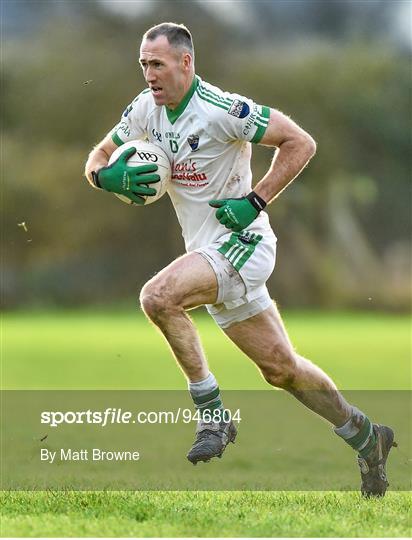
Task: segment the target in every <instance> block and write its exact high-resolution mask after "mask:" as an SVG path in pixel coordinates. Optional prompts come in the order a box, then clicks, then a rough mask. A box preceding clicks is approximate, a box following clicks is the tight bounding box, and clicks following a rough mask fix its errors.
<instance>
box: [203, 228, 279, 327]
mask: <svg viewBox="0 0 412 540" xmlns="http://www.w3.org/2000/svg"><path fill="white" fill-rule="evenodd" d="M195 252H196V253H199V254H200V255H202V256H203V257H204V258H205V259H206V260H207V261H208V262H209V264H210V266H211V267H212V268H213V271H214V272H215V274H216V279H217V283H218V293H217V300H216V304H213V305H206V309H207V311H208V312H209V313H210V315H211V316H212V317H213V318H214V319H215V321H216V322H217V324H218V325H219V326H220V327H221V328H228V327H229V326H230V325H232V324H233V323H235V322H240V321H244V320H246V319H249V318H250V317H253V316H254V315H257V314H258V313H261V312H262V311H264V310H265V309H267V308H268V307H269V306H270V305H271V304H272V300H271V298H270V296H269V292H268V290H267V287H266V281H267V280H268V278H269V276H270V275H271V273H272V272H273V269H274V267H275V260H276V236H275V235H274V234H273V233H268V232H265V233H264V234H258V233H253V232H250V231H243V232H242V233H234V232H229V233H228V234H225V235H224V236H222V237H221V238H219V240H218V241H216V242H214V243H212V244H209V245H208V246H205V247H202V248H198V249H196V250H195Z"/></svg>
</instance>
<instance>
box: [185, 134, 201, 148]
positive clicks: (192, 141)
mask: <svg viewBox="0 0 412 540" xmlns="http://www.w3.org/2000/svg"><path fill="white" fill-rule="evenodd" d="M187 142H188V143H189V146H190V148H191V149H192V152H196V150H197V149H198V148H199V135H189V137H188V138H187Z"/></svg>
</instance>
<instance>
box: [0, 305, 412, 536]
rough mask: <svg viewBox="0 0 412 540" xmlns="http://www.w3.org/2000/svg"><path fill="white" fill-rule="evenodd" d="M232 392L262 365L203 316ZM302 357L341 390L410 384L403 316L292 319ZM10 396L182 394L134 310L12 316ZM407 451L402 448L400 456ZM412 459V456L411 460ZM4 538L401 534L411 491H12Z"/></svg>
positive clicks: (255, 377)
mask: <svg viewBox="0 0 412 540" xmlns="http://www.w3.org/2000/svg"><path fill="white" fill-rule="evenodd" d="M195 319H196V322H197V324H198V325H199V328H200V332H201V335H202V339H203V343H204V347H205V349H206V352H207V354H208V358H209V361H210V365H211V369H212V370H213V371H214V373H215V374H216V376H217V377H218V379H219V381H220V385H221V387H222V388H226V389H264V388H266V389H267V388H268V385H267V384H266V383H265V382H264V381H262V379H261V377H260V375H259V373H258V372H257V370H256V369H255V368H254V366H253V365H252V364H251V362H249V361H248V360H247V358H245V357H244V355H243V354H241V353H240V352H239V351H238V350H237V349H236V348H235V347H234V346H233V345H232V344H231V343H230V342H229V341H228V340H227V339H226V338H225V336H224V335H223V334H222V333H221V332H220V331H219V329H218V328H217V327H216V326H215V325H214V323H213V321H211V320H210V319H208V318H206V317H204V316H203V315H202V314H195ZM285 321H286V324H287V327H288V330H289V333H290V336H291V338H292V340H293V342H294V344H295V346H296V347H297V349H298V351H299V352H300V353H301V354H303V355H304V356H306V357H308V358H310V359H311V360H313V361H314V362H315V363H317V364H318V365H320V366H321V367H322V368H323V369H325V370H326V371H327V372H328V373H329V374H330V375H331V376H332V377H333V378H334V380H335V381H336V382H337V384H338V386H339V387H340V388H344V389H352V390H353V389H363V390H372V389H374V390H378V389H388V390H389V389H390V390H393V389H407V388H409V386H410V357H411V342H410V320H409V318H408V317H406V316H400V315H384V314H350V313H343V314H341V313H316V312H306V313H300V312H297V313H287V314H286V316H285ZM2 332H3V342H2V351H1V353H2V354H1V357H2V373H1V374H2V387H3V388H6V389H18V388H19V389H40V388H43V389H52V388H54V389H74V388H77V389H86V388H90V389H114V388H116V389H119V388H124V389H133V388H136V389H148V388H152V389H184V388H185V387H186V383H185V381H184V379H183V377H182V375H181V373H180V372H179V370H178V369H177V368H176V365H175V363H174V361H173V359H172V358H171V355H170V352H169V350H168V348H167V347H166V345H165V344H164V343H163V341H162V340H161V338H160V336H159V335H158V334H157V332H156V330H155V329H154V328H153V327H151V326H150V325H149V324H147V323H146V321H145V320H144V319H143V318H142V317H139V316H138V315H136V314H135V313H134V312H131V311H111V312H107V313H104V312H92V311H81V312H74V311H73V312H53V313H12V314H6V315H4V316H3V323H2ZM399 450H401V449H399ZM406 459H408V456H406ZM0 500H1V506H2V510H1V512H2V518H1V535H2V536H32V537H36V536H37V537H38V536H79V537H87V536H124V537H135V536H142V537H143V536H170V537H187V536H235V537H236V536H239V537H246V536H251V537H259V536H268V537H271V536H272V537H277V536H292V537H293V536H308V537H310V536H319V537H331V536H336V537H342V536H345V537H376V536H377V537H401V536H409V535H410V533H411V523H410V518H409V516H410V514H409V511H410V504H409V500H410V494H409V493H401V492H389V493H388V494H387V496H386V497H385V498H384V499H382V500H363V499H361V498H360V496H359V495H358V493H353V492H252V491H243V492H137V493H136V492H3V493H1V499H0Z"/></svg>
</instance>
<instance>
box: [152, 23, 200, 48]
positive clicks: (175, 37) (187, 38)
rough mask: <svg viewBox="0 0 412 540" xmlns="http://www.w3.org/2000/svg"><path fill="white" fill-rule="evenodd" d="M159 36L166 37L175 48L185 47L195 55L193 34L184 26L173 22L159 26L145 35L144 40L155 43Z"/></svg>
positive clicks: (153, 27)
mask: <svg viewBox="0 0 412 540" xmlns="http://www.w3.org/2000/svg"><path fill="white" fill-rule="evenodd" d="M159 36H166V37H167V41H168V42H169V43H170V45H173V47H176V48H179V47H183V48H185V49H187V50H188V51H190V52H191V53H192V55H193V53H194V48H193V39H192V34H191V33H190V32H189V30H188V29H187V28H186V26H185V25H184V24H176V23H171V22H168V23H161V24H157V25H156V26H152V28H149V30H147V32H145V33H144V35H143V39H148V40H149V41H154V40H155V39H156V38H157V37H159Z"/></svg>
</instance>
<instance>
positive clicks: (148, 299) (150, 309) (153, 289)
mask: <svg viewBox="0 0 412 540" xmlns="http://www.w3.org/2000/svg"><path fill="white" fill-rule="evenodd" d="M140 305H141V307H142V309H143V311H144V312H145V314H146V315H147V317H149V319H151V320H152V321H153V322H155V323H156V322H160V321H161V319H162V318H163V317H165V316H167V315H168V314H169V312H170V311H171V309H173V308H176V304H175V303H174V301H173V298H172V295H171V294H170V291H169V292H168V291H167V289H166V288H165V287H162V285H161V283H157V282H156V281H149V282H147V283H146V285H144V287H143V289H142V290H141V292H140Z"/></svg>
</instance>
